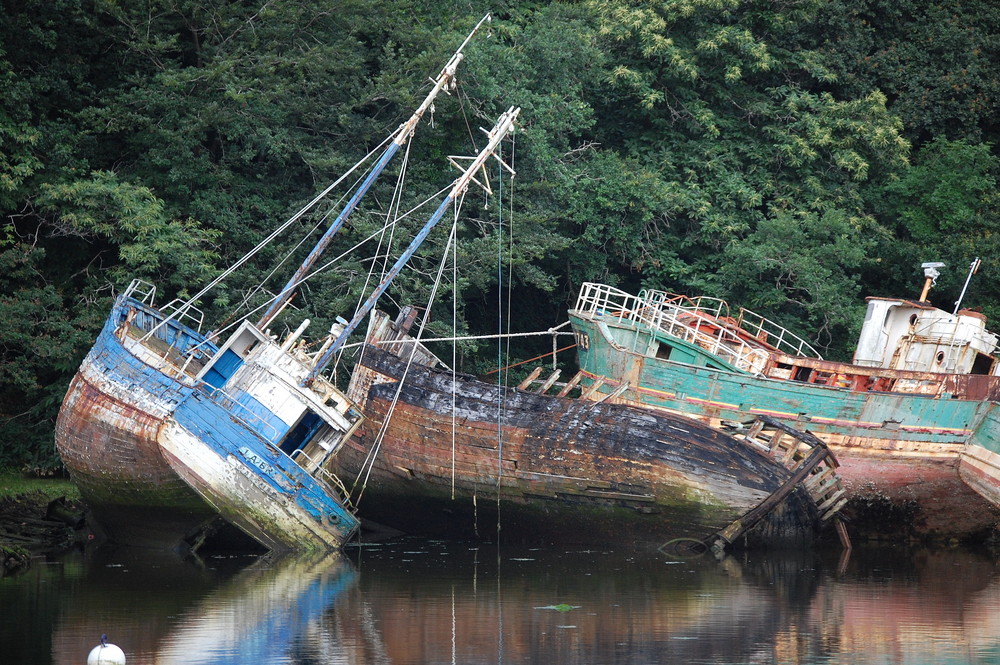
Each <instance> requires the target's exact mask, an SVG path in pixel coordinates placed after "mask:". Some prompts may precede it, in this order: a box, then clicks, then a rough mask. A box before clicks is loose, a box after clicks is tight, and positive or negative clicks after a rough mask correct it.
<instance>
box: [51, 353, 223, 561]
mask: <svg viewBox="0 0 1000 665" xmlns="http://www.w3.org/2000/svg"><path fill="white" fill-rule="evenodd" d="M96 355H97V356H98V357H100V356H101V354H100V352H98V353H97V354H96ZM125 385H129V384H128V383H126V384H125ZM146 397H147V396H146V395H143V394H142V392H141V391H137V390H131V391H128V390H121V389H120V386H117V384H112V385H109V383H108V377H107V376H105V375H103V373H102V372H101V371H100V369H99V368H98V367H96V366H95V363H94V358H93V357H91V356H88V359H87V360H85V361H84V364H83V367H81V369H80V371H79V372H78V374H77V376H76V377H75V378H74V379H73V381H72V383H71V384H70V387H69V391H68V392H67V394H66V398H65V399H64V401H63V405H62V408H61V409H60V411H59V417H58V419H57V421H56V446H57V448H58V451H59V455H60V457H61V458H62V460H63V463H64V464H65V465H66V468H67V469H68V470H69V472H70V475H71V477H72V479H73V482H74V483H75V484H76V485H77V486H78V487H79V488H80V493H81V496H82V497H83V499H84V501H85V502H86V503H87V506H88V507H89V508H90V511H91V515H92V518H93V519H92V520H91V521H92V522H93V523H94V525H95V526H96V527H97V529H98V530H100V531H102V532H103V533H104V535H106V536H107V537H108V538H109V539H110V540H112V541H114V542H118V543H123V544H128V545H133V546H139V547H153V548H164V549H172V548H178V547H183V546H185V544H186V543H187V542H193V540H194V539H195V538H197V537H198V536H200V535H201V533H202V532H203V531H204V530H205V529H206V528H207V527H209V526H210V525H211V524H212V523H213V522H214V521H215V520H216V519H217V516H218V514H217V512H216V511H215V510H213V509H212V507H211V506H209V505H208V504H206V503H205V501H203V500H202V499H201V497H199V496H198V495H197V494H196V493H195V492H194V491H192V490H191V488H190V487H189V486H188V485H187V484H186V483H185V482H184V481H183V480H182V479H181V478H179V477H178V476H177V474H176V473H175V472H174V471H173V469H171V468H170V466H169V465H168V464H167V462H166V460H165V459H164V457H163V455H162V453H161V451H160V448H159V443H158V435H159V432H160V429H161V428H162V427H163V424H164V420H165V417H166V414H165V413H163V412H161V414H160V415H152V414H151V413H150V411H151V410H152V409H151V408H150V407H149V404H148V403H146V404H142V403H139V400H140V399H141V400H142V401H143V402H145V401H146V400H145V398H146Z"/></svg>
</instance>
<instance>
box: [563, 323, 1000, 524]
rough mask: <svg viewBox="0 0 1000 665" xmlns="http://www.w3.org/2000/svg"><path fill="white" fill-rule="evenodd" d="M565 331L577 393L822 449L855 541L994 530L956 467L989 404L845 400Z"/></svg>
mask: <svg viewBox="0 0 1000 665" xmlns="http://www.w3.org/2000/svg"><path fill="white" fill-rule="evenodd" d="M570 321H571V323H572V325H573V327H574V331H575V332H576V335H577V341H578V359H579V363H580V367H581V369H582V370H583V371H584V372H585V374H586V376H587V379H585V381H584V382H583V383H584V384H588V383H590V382H591V381H594V380H597V379H598V377H600V378H601V380H603V381H604V387H603V388H602V390H607V391H612V390H615V389H616V388H618V387H619V386H620V385H621V384H622V383H623V382H627V383H628V384H629V386H630V388H629V389H627V390H625V391H624V392H623V393H622V394H621V396H620V397H619V398H618V399H620V400H621V401H624V402H628V403H632V404H641V405H644V406H647V407H651V408H656V409H662V410H665V411H670V412H674V413H681V414H684V415H687V416H690V417H693V418H697V419H699V420H702V421H704V422H707V423H710V424H718V423H721V422H723V421H727V420H735V421H740V420H746V419H748V418H751V417H754V416H756V415H768V416H771V417H774V418H776V419H778V420H781V421H783V422H785V423H787V424H789V425H790V426H793V427H798V428H804V429H808V430H809V431H810V432H812V433H814V434H816V435H817V436H818V437H820V438H821V439H823V440H824V441H826V443H827V444H829V446H830V448H831V450H833V451H834V452H835V454H836V455H837V459H838V460H839V461H840V463H841V467H840V469H839V470H838V471H839V472H840V475H841V477H842V478H843V481H844V484H845V486H846V487H847V488H848V491H849V495H850V497H851V503H850V505H849V512H850V513H852V514H853V517H854V519H853V520H852V530H853V531H855V532H857V533H863V534H868V535H871V536H875V537H910V536H916V537H945V538H951V537H957V538H972V537H979V536H982V535H985V534H988V533H990V532H992V531H993V530H994V529H995V527H996V525H997V524H998V522H1000V509H998V508H997V505H998V504H1000V502H997V503H991V502H990V501H988V500H987V499H986V498H984V496H983V494H982V493H981V492H977V491H974V490H973V488H972V487H970V485H969V484H967V482H966V481H965V479H966V478H968V477H970V476H971V475H972V474H973V473H974V471H973V470H972V465H971V464H970V462H969V461H963V460H964V459H965V458H966V457H967V456H968V455H969V448H968V446H967V444H968V442H969V441H970V437H972V438H971V441H976V440H977V439H978V438H980V437H981V433H977V431H978V430H979V429H980V428H981V427H982V426H983V423H984V422H985V421H984V418H983V414H984V413H985V411H986V410H988V408H989V405H988V404H987V403H983V402H978V401H973V400H960V399H947V398H945V399H942V398H941V397H940V396H934V395H921V394H905V393H885V392H877V391H868V392H859V391H851V390H846V389H843V388H837V387H834V386H826V385H818V384H811V383H803V382H798V381H785V380H777V379H772V378H767V377H762V376H755V375H752V374H747V373H743V372H737V371H727V370H722V369H717V368H710V367H703V366H696V365H693V364H687V363H681V362H675V361H672V360H668V359H664V358H654V357H651V356H646V355H643V354H641V353H637V352H635V351H632V350H630V348H638V349H644V348H647V343H648V337H649V334H648V332H645V333H643V332H640V333H639V339H636V333H635V331H634V330H632V329H629V330H626V329H624V328H618V327H616V324H615V323H614V322H609V321H604V320H600V319H599V318H589V317H582V316H578V315H577V314H576V313H572V312H571V315H570ZM643 335H645V337H643ZM626 338H628V339H630V340H632V343H631V344H625V343H623V340H624V339H626ZM627 347H628V348H627ZM994 468H996V467H995V466H994ZM961 469H965V470H964V471H962V470H961ZM997 475H998V476H1000V474H997ZM990 482H993V481H990ZM997 487H1000V483H997Z"/></svg>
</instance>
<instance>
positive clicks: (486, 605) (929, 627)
mask: <svg viewBox="0 0 1000 665" xmlns="http://www.w3.org/2000/svg"><path fill="white" fill-rule="evenodd" d="M11 602H12V603H15V604H14V605H11V604H10V603H11ZM0 603H2V606H3V607H5V608H6V607H12V606H13V607H25V608H28V607H30V608H31V609H33V610H40V611H38V612H37V613H36V612H30V624H31V625H30V626H29V628H28V632H27V633H24V632H23V631H21V632H20V633H18V634H15V633H13V632H12V631H11V630H9V627H4V626H0V644H2V645H3V649H4V650H3V653H4V656H5V657H4V659H3V660H4V662H7V661H8V659H7V656H10V655H13V656H14V659H12V660H11V661H10V662H19V663H26V664H29V665H30V664H31V663H52V662H54V663H60V664H66V665H70V664H72V665H76V664H78V663H80V662H82V661H83V659H84V658H85V657H86V654H87V652H88V651H89V650H90V648H91V647H92V646H93V645H94V644H96V642H97V639H98V638H99V636H100V634H101V633H102V632H106V633H108V634H109V636H110V637H111V638H112V641H114V642H115V643H117V644H118V645H119V646H121V647H122V648H124V649H125V651H126V654H127V655H128V662H129V665H142V664H144V663H149V664H154V663H155V664H160V663H164V664H166V663H187V664H205V665H208V664H218V665H222V664H227V665H228V664H233V665H235V664H247V665H251V664H252V665H258V664H260V665H266V664H272V663H273V664H277V663H289V664H291V663H302V664H305V663H330V664H333V663H350V664H352V665H355V664H356V665H364V664H367V663H378V664H390V663H391V664H393V665H423V664H425V663H462V664H476V663H490V664H494V663H501V664H502V663H524V662H537V663H543V662H544V663H553V664H557V665H558V664H568V663H629V664H638V663H712V664H720V663H734V664H735V663H775V664H777V663H782V664H798V663H803V664H809V665H812V664H817V665H818V664H820V663H822V664H831V663H845V664H846V663H852V664H855V663H858V664H863V663H880V664H881V663H900V664H904V665H924V664H927V665H930V664H931V663H935V664H941V663H947V664H949V665H951V664H954V665H962V664H972V663H976V664H978V663H1000V577H998V575H997V568H996V565H995V563H994V561H993V559H991V558H989V557H987V556H984V555H980V554H976V553H972V552H969V551H963V550H942V551H933V552H927V551H920V552H916V553H912V552H910V553H896V552H893V551H891V550H877V551H876V550H868V551H866V550H859V551H856V552H855V553H854V555H853V556H852V558H851V560H850V561H849V562H848V564H847V566H846V568H844V569H840V568H839V567H838V565H837V561H836V560H835V559H830V560H827V559H826V558H825V557H822V556H819V555H817V554H815V553H810V554H800V555H796V556H787V555H781V556H779V555H775V554H773V553H772V554H746V555H741V556H739V557H733V556H730V557H727V558H725V559H724V560H722V561H717V560H715V559H712V558H710V557H708V558H703V559H697V560H687V561H677V560H670V559H666V558H664V557H662V556H651V555H648V554H636V553H615V552H610V551H602V550H564V549H559V550H552V549H518V550H512V549H509V548H504V549H501V550H497V549H495V548H493V547H492V546H485V545H472V544H462V543H448V542H441V541H427V540H402V541H395V542H392V543H384V544H370V545H365V546H361V547H357V548H354V549H353V550H351V552H350V555H349V557H348V558H346V559H345V558H343V557H339V558H338V557H333V558H325V559H301V558H286V559H281V560H272V559H269V558H266V557H265V558H262V559H249V558H242V559H208V560H206V561H203V562H198V561H181V560H179V559H170V558H167V557H162V556H160V557H156V556H155V555H151V554H150V553H148V552H143V553H141V555H140V554H136V553H128V551H116V552H102V551H98V552H97V553H91V554H89V555H88V557H87V558H85V559H81V558H80V557H69V558H67V559H64V560H63V561H61V562H58V563H57V564H52V565H45V564H42V563H39V564H37V565H36V566H35V567H34V568H32V569H31V570H30V571H29V572H28V573H27V574H25V575H22V576H20V577H17V578H13V579H4V580H0ZM4 631H6V632H4ZM25 636H26V637H25ZM18 637H20V639H21V641H25V640H26V641H27V642H28V643H29V644H28V645H26V646H25V648H20V647H19V645H14V644H12V643H11V640H14V639H16V638H18ZM8 644H10V645H11V647H13V648H10V647H8ZM22 656H23V657H22Z"/></svg>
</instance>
